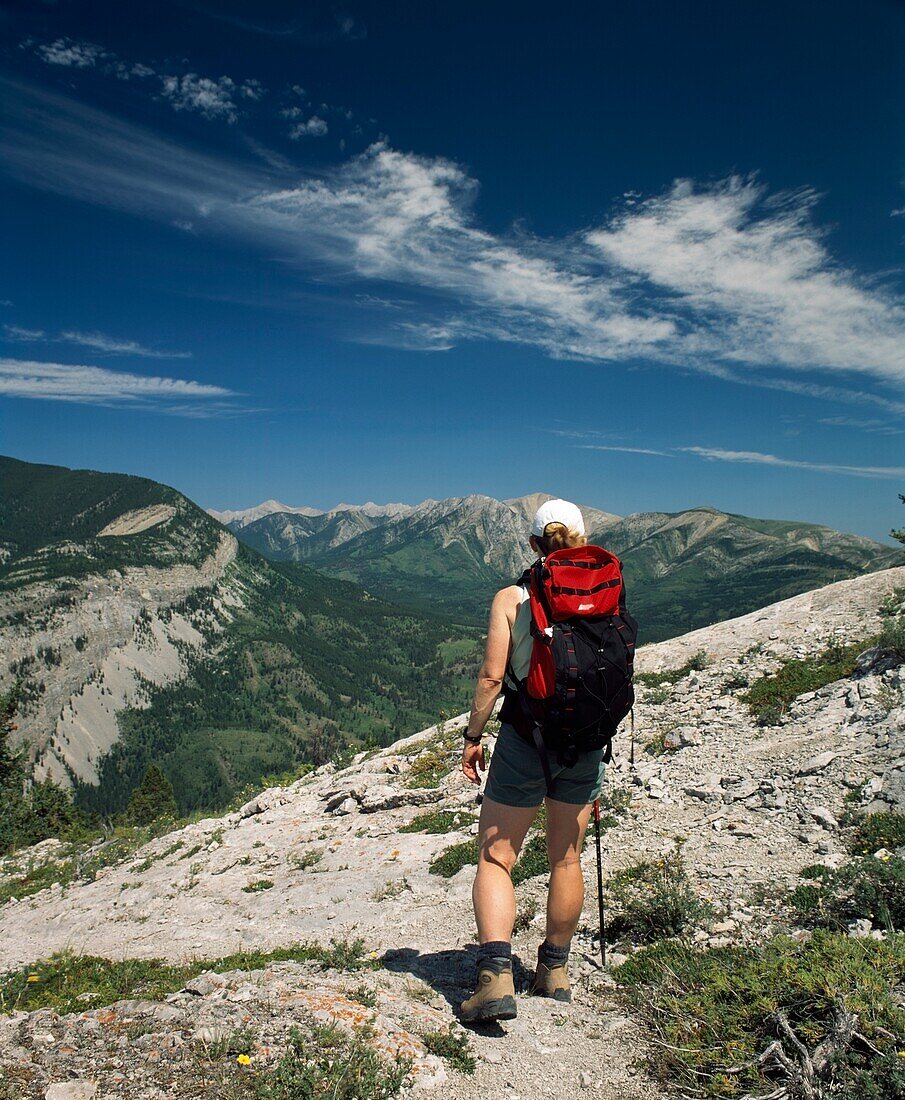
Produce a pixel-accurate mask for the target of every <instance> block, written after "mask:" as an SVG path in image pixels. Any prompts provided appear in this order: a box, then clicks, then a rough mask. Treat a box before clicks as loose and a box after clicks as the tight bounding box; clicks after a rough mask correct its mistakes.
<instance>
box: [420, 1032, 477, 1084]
mask: <svg viewBox="0 0 905 1100" xmlns="http://www.w3.org/2000/svg"><path fill="white" fill-rule="evenodd" d="M421 1041H422V1042H423V1043H424V1045H425V1047H427V1050H428V1052H429V1053H430V1054H435V1055H436V1056H437V1057H438V1058H442V1059H443V1061H444V1062H446V1064H447V1065H448V1066H450V1068H451V1069H455V1070H458V1071H459V1073H474V1071H475V1070H476V1069H477V1065H478V1063H477V1062H476V1061H475V1056H474V1054H472V1051H471V1043H470V1042H469V1041H468V1036H467V1035H465V1034H464V1033H463V1032H461V1031H457V1030H456V1029H455V1028H454V1027H453V1026H452V1025H450V1027H449V1028H448V1029H447V1030H446V1031H425V1032H422V1033H421Z"/></svg>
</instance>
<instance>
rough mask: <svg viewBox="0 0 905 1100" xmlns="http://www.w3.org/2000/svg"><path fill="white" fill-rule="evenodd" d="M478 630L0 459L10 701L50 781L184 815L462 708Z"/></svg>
mask: <svg viewBox="0 0 905 1100" xmlns="http://www.w3.org/2000/svg"><path fill="white" fill-rule="evenodd" d="M478 648H479V647H478V632H477V631H476V630H475V629H473V628H469V627H467V626H464V627H463V626H457V627H454V626H453V625H452V624H450V622H448V621H447V620H445V619H443V618H441V617H438V616H436V615H434V616H426V615H419V614H416V613H414V612H412V611H410V610H406V609H402V608H399V607H395V606H393V605H391V604H389V603H387V602H386V601H384V600H382V599H378V598H375V597H374V596H372V595H370V594H369V593H366V592H363V591H362V590H361V589H360V588H358V587H357V586H355V585H352V584H348V583H343V582H340V581H337V580H335V579H332V578H327V577H325V576H323V575H322V574H319V573H316V572H314V571H313V570H311V569H309V568H306V567H305V566H302V565H298V564H295V563H270V562H268V561H266V560H265V559H264V558H262V557H261V556H260V555H259V554H258V553H257V552H256V551H254V550H252V549H250V548H249V547H247V546H244V545H242V544H241V543H239V542H238V541H237V540H236V539H235V537H234V536H233V535H232V534H231V533H230V532H229V531H227V530H226V529H225V528H224V527H223V526H222V525H221V524H220V523H218V522H217V521H216V520H214V519H213V518H212V517H210V516H209V515H207V513H205V512H204V511H203V510H202V509H201V508H199V507H198V506H197V505H195V504H193V503H192V502H191V501H190V500H188V499H187V498H186V497H184V496H183V495H182V494H181V493H179V492H177V491H176V490H175V489H171V488H169V487H167V486H164V485H159V484H157V483H156V482H153V481H149V480H148V479H145V478H138V477H131V476H127V475H122V474H107V473H98V472H95V471H91V470H69V469H67V468H65V467H61V466H44V465H36V464H32V463H26V462H20V461H18V460H16V459H13V458H0V652H2V654H3V664H2V666H0V691H3V690H5V689H6V688H8V687H9V686H10V684H11V683H12V682H13V681H14V679H15V678H16V677H18V678H20V679H21V686H22V691H23V703H22V706H21V708H20V712H19V717H18V724H19V727H20V728H19V734H18V735H19V737H20V738H21V739H22V740H23V741H24V742H25V743H26V744H27V746H28V748H29V751H30V754H31V757H32V760H33V762H34V766H35V774H36V775H37V776H38V777H41V776H45V775H47V776H51V777H53V778H54V779H56V780H58V781H60V782H63V783H65V784H72V785H73V786H74V787H75V790H76V796H77V799H78V800H79V801H80V802H81V803H82V804H83V805H85V806H86V807H89V808H92V809H96V810H99V811H103V812H108V811H114V810H118V809H120V808H122V806H123V805H124V803H125V802H126V800H127V799H128V796H129V793H130V792H131V790H132V789H133V788H134V787H135V786H136V785H137V784H138V783H139V782H140V781H141V778H142V775H143V774H144V770H145V768H146V767H147V765H148V764H149V763H151V762H155V763H157V764H159V765H160V766H161V767H162V768H163V770H164V771H165V773H166V774H167V775H168V777H169V778H170V780H171V782H172V783H173V785H174V787H175V789H176V794H177V798H178V800H179V804H180V809H182V810H190V809H198V808H214V807H219V806H222V805H224V804H225V803H226V802H228V801H229V800H230V799H231V798H232V797H233V796H234V795H235V793H236V791H237V790H240V789H242V788H243V787H244V786H245V785H247V784H248V783H251V782H256V781H258V780H259V779H260V778H261V776H263V775H265V774H275V773H278V772H283V771H286V770H287V769H295V768H297V767H298V766H299V764H301V763H305V762H309V763H319V762H322V761H325V760H328V759H333V758H335V757H336V756H337V754H340V753H342V752H343V751H344V750H346V749H354V748H357V747H361V746H362V745H364V744H374V745H376V744H385V743H388V742H389V741H392V740H394V739H395V738H396V737H398V736H399V735H400V734H405V733H409V732H412V731H413V730H415V729H418V728H419V726H421V725H423V724H424V722H425V721H427V720H429V719H432V718H433V717H434V716H435V715H436V712H437V710H438V708H439V709H443V708H447V709H449V708H454V709H457V710H458V709H461V707H462V706H463V705H465V704H466V703H467V700H468V695H469V693H470V690H471V685H472V679H473V675H474V669H475V667H476V661H477V656H478Z"/></svg>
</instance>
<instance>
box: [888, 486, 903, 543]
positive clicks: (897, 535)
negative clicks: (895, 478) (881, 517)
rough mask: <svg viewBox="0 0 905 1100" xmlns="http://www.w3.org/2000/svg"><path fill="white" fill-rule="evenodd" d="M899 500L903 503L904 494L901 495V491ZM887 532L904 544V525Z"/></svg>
mask: <svg viewBox="0 0 905 1100" xmlns="http://www.w3.org/2000/svg"><path fill="white" fill-rule="evenodd" d="M899 500H901V502H902V503H903V504H905V496H903V495H902V493H899ZM889 533H890V535H892V537H893V538H894V539H896V541H897V542H901V543H902V544H903V545H905V527H900V528H899V530H898V531H890V532H889Z"/></svg>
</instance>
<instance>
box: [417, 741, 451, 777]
mask: <svg viewBox="0 0 905 1100" xmlns="http://www.w3.org/2000/svg"><path fill="white" fill-rule="evenodd" d="M452 767H453V760H452V755H451V752H450V749H449V748H448V747H447V746H446V745H438V746H437V747H436V748H431V749H427V750H426V751H424V752H422V753H421V755H420V756H418V757H417V758H416V759H415V760H414V761H413V762H412V765H411V767H410V768H409V770H408V775H407V776H406V779H405V785H406V787H439V785H440V783H441V782H442V781H443V780H444V779H445V778H446V776H447V775H449V773H450V772H451V771H452Z"/></svg>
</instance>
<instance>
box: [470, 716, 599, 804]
mask: <svg viewBox="0 0 905 1100" xmlns="http://www.w3.org/2000/svg"><path fill="white" fill-rule="evenodd" d="M549 760H550V774H551V775H552V776H553V787H552V789H551V791H550V797H551V798H552V799H553V800H554V802H569V803H572V804H573V805H575V806H585V805H587V804H588V803H589V802H593V801H594V800H595V799H596V798H598V797H599V796H600V787H601V784H602V783H603V774H604V771H605V769H606V765H605V764H604V762H603V749H595V750H592V751H591V752H583V753H582V754H581V756H579V758H578V762H577V763H576V764H574V765H573V766H572V767H571V768H564V767H563V766H562V765H561V764H560V763H558V761H557V759H556V756H555V754H554V755H550V756H549ZM484 794H485V795H486V796H487V797H488V798H491V799H493V801H494V802H499V803H501V804H502V805H503V806H521V807H524V808H525V809H527V808H528V807H530V806H539V805H540V804H541V802H543V800H544V796H545V795H546V794H547V784H546V781H545V779H544V768H543V765H542V764H541V760H540V756H538V753H537V749H536V748H535V747H534V745H533V744H532V743H531V742H530V741H526V740H525V739H524V738H523V737H520V736H519V735H518V734H517V733H516V732H515V730H514V729H513V728H512V726H510V725H508V724H507V723H505V722H504V723H503V725H502V727H501V728H500V734H499V737H497V741H496V748H494V750H493V755H492V756H491V758H490V768H489V770H488V772H487V785H486V786H485V787H484Z"/></svg>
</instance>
